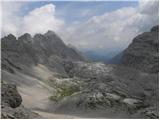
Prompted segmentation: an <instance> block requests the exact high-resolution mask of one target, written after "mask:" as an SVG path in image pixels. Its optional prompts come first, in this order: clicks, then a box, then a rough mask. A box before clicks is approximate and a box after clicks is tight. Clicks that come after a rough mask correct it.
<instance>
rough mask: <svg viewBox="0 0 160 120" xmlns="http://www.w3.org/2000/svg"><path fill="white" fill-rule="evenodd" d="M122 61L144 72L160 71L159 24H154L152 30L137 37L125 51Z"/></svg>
mask: <svg viewBox="0 0 160 120" xmlns="http://www.w3.org/2000/svg"><path fill="white" fill-rule="evenodd" d="M122 63H123V64H124V65H127V66H130V67H133V68H136V69H139V70H142V71H144V72H148V73H158V72H159V26H154V27H153V28H152V29H151V31H149V32H145V33H142V34H140V35H138V36H137V37H135V38H134V39H133V42H132V43H131V44H130V45H129V46H128V48H127V49H126V50H125V51H124V53H123V56H122Z"/></svg>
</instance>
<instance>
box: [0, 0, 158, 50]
mask: <svg viewBox="0 0 160 120" xmlns="http://www.w3.org/2000/svg"><path fill="white" fill-rule="evenodd" d="M24 4H25V2H4V3H3V4H2V13H3V15H2V22H3V24H2V25H3V26H2V34H4V35H6V34H8V33H13V34H14V35H21V34H23V33H25V32H28V33H31V34H35V33H44V32H46V31H47V30H49V29H50V30H53V31H55V32H57V33H58V34H59V35H60V37H62V38H63V40H64V41H65V42H66V43H70V44H73V45H74V46H76V47H78V48H79V49H84V50H105V51H111V50H113V49H122V48H125V47H127V46H128V44H129V43H130V42H131V41H132V39H133V38H134V37H135V36H136V35H137V34H139V33H141V32H144V31H147V30H149V29H150V28H151V27H152V26H154V25H156V24H158V21H159V13H158V8H159V3H158V1H155V0H152V1H151V0H140V1H139V6H137V7H125V8H120V9H118V10H115V11H111V12H106V13H105V14H103V15H101V16H94V17H91V18H90V19H88V20H87V21H85V22H80V21H78V22H76V23H74V24H70V25H66V24H65V22H64V21H63V20H61V19H58V18H57V17H56V15H55V13H56V11H55V5H53V4H47V5H44V6H42V7H40V8H36V9H34V10H32V11H30V12H29V13H28V14H26V15H25V16H20V15H19V11H20V10H21V7H23V5H24ZM84 4H85V3H84ZM88 14H90V10H85V11H84V12H82V13H81V15H82V16H86V15H88Z"/></svg>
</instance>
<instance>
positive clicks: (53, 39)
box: [1, 31, 86, 73]
mask: <svg viewBox="0 0 160 120" xmlns="http://www.w3.org/2000/svg"><path fill="white" fill-rule="evenodd" d="M1 44H2V45H1V46H2V69H6V70H8V71H9V72H12V73H13V72H14V71H13V70H12V69H11V67H9V66H12V67H14V68H16V69H21V68H20V67H17V66H20V65H26V66H33V65H34V66H36V65H37V64H44V65H45V66H47V67H48V68H50V69H54V70H55V71H57V72H61V73H65V71H64V70H63V68H62V67H63V66H62V65H63V62H64V61H86V58H85V57H83V56H82V55H80V54H79V53H78V52H77V50H74V49H73V48H70V47H68V46H66V45H65V44H64V43H63V41H62V40H61V39H60V38H59V37H58V36H57V35H56V34H55V33H54V32H52V31H48V32H47V33H45V34H44V35H42V34H36V35H35V36H34V37H31V35H30V34H28V33H26V34H24V35H22V36H20V37H19V38H18V39H16V38H15V37H14V36H13V35H11V34H10V35H8V36H6V37H4V38H2V39H1ZM13 63H14V64H13Z"/></svg>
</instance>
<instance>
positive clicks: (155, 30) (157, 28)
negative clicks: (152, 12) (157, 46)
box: [151, 25, 159, 32]
mask: <svg viewBox="0 0 160 120" xmlns="http://www.w3.org/2000/svg"><path fill="white" fill-rule="evenodd" d="M151 32H159V26H158V25H157V26H154V27H152V29H151Z"/></svg>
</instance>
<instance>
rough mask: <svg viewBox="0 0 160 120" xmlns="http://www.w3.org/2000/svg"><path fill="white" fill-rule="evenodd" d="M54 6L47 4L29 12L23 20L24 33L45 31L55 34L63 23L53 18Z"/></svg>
mask: <svg viewBox="0 0 160 120" xmlns="http://www.w3.org/2000/svg"><path fill="white" fill-rule="evenodd" d="M54 15H55V6H54V5H53V4H47V5H45V6H43V7H40V8H37V9H35V10H33V11H31V12H30V13H29V14H28V15H26V16H25V17H24V18H23V30H24V32H29V33H32V34H35V33H45V32H46V31H47V30H54V31H55V32H57V31H58V30H59V29H61V27H62V26H63V25H64V21H62V20H59V19H57V18H56V17H55V16H54Z"/></svg>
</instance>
